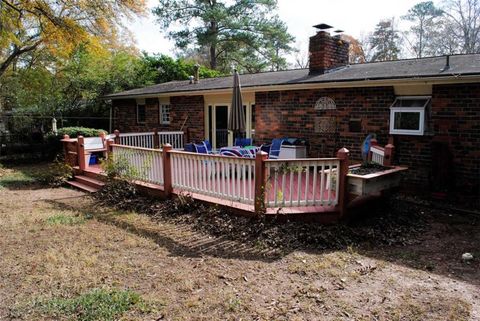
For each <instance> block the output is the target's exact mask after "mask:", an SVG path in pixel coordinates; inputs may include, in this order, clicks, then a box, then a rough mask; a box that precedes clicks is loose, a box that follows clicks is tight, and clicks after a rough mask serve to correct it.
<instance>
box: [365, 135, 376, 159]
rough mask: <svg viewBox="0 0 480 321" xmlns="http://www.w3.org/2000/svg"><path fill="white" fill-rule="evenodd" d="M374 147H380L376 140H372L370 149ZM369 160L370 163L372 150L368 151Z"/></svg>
mask: <svg viewBox="0 0 480 321" xmlns="http://www.w3.org/2000/svg"><path fill="white" fill-rule="evenodd" d="M372 146H378V141H377V140H376V139H375V138H372V139H371V140H370V148H372ZM367 160H368V161H369V162H371V161H372V151H371V150H370V149H369V150H368V157H367Z"/></svg>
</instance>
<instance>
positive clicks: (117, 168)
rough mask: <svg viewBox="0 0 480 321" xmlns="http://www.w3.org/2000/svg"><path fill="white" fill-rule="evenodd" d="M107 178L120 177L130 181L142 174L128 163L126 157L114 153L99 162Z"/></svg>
mask: <svg viewBox="0 0 480 321" xmlns="http://www.w3.org/2000/svg"><path fill="white" fill-rule="evenodd" d="M100 166H101V167H102V169H103V171H104V172H105V174H106V175H107V177H108V178H109V179H116V178H118V179H122V180H126V181H132V180H134V179H138V178H140V177H141V176H142V175H141V173H140V171H139V170H138V169H136V168H135V167H134V166H132V165H130V162H129V161H128V159H127V158H125V157H124V156H122V155H115V157H109V158H107V159H106V160H103V161H102V162H101V164H100Z"/></svg>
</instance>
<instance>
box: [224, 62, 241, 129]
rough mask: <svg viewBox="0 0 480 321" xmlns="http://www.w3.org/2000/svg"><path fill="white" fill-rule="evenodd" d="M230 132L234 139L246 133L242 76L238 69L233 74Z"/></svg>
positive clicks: (229, 118) (229, 119) (229, 120)
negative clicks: (239, 134) (241, 84)
mask: <svg viewBox="0 0 480 321" xmlns="http://www.w3.org/2000/svg"><path fill="white" fill-rule="evenodd" d="M228 130H231V131H233V133H234V137H237V135H238V133H244V132H245V111H244V109H243V102H242V90H241V87H240V76H239V75H238V72H237V70H236V69H235V71H234V73H233V93H232V110H231V112H230V116H229V117H228Z"/></svg>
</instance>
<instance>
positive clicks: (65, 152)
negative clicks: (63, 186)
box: [62, 135, 70, 164]
mask: <svg viewBox="0 0 480 321" xmlns="http://www.w3.org/2000/svg"><path fill="white" fill-rule="evenodd" d="M62 143H63V155H64V156H65V163H67V164H69V163H70V162H69V158H68V144H70V136H68V135H63V139H62Z"/></svg>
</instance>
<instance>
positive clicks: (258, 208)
mask: <svg viewBox="0 0 480 321" xmlns="http://www.w3.org/2000/svg"><path fill="white" fill-rule="evenodd" d="M267 158H268V154H267V153H265V152H262V151H260V152H258V153H257V155H256V156H255V198H254V200H255V213H256V214H263V213H265V189H266V185H267V173H266V167H265V161H266V160H267Z"/></svg>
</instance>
